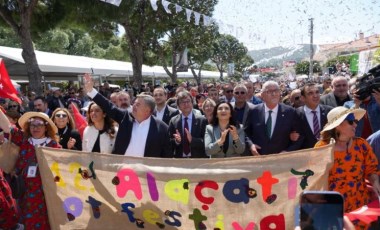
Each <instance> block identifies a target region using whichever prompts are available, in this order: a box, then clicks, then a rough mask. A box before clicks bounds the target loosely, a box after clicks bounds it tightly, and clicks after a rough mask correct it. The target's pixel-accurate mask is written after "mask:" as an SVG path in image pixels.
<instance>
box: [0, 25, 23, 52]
mask: <svg viewBox="0 0 380 230" xmlns="http://www.w3.org/2000/svg"><path fill="white" fill-rule="evenodd" d="M0 45H1V46H9V47H16V48H20V47H21V44H20V41H19V39H18V38H17V36H16V34H15V32H14V31H13V30H12V29H11V28H9V27H5V26H0Z"/></svg>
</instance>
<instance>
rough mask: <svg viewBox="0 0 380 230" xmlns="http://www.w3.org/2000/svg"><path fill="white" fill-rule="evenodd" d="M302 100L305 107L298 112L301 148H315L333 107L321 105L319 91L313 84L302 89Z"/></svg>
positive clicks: (298, 109)
mask: <svg viewBox="0 0 380 230" xmlns="http://www.w3.org/2000/svg"><path fill="white" fill-rule="evenodd" d="M301 99H302V100H303V102H304V103H305V105H304V106H301V107H299V108H297V110H296V112H297V115H298V117H299V123H300V124H299V126H300V132H301V133H300V136H302V137H303V142H302V147H301V148H302V149H307V148H313V147H314V145H315V143H317V141H318V140H319V135H320V132H321V130H322V129H323V127H324V126H325V124H326V123H327V114H328V113H329V112H330V110H331V109H332V107H331V106H328V105H321V104H319V101H320V95H319V89H318V86H317V85H316V84H313V83H310V84H307V85H305V86H304V87H302V89H301Z"/></svg>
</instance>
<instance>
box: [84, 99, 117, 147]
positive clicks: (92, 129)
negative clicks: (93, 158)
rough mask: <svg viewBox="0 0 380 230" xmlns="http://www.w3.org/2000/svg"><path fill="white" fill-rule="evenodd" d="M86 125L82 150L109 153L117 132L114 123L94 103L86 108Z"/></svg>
mask: <svg viewBox="0 0 380 230" xmlns="http://www.w3.org/2000/svg"><path fill="white" fill-rule="evenodd" d="M87 123H88V126H87V127H86V128H85V130H84V132H83V142H82V150H83V151H85V152H98V153H111V152H112V149H113V148H114V143H115V137H116V134H117V130H118V129H117V128H118V127H117V125H116V123H115V122H114V121H113V120H112V119H111V118H110V117H109V116H108V115H107V114H106V113H105V112H104V111H103V110H102V108H101V107H100V106H98V105H97V104H95V103H94V102H91V103H90V105H89V107H88V111H87Z"/></svg>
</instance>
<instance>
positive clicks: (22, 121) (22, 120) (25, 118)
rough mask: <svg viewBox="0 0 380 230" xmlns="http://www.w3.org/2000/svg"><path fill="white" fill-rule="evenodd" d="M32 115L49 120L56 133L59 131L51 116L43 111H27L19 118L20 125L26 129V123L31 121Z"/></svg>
mask: <svg viewBox="0 0 380 230" xmlns="http://www.w3.org/2000/svg"><path fill="white" fill-rule="evenodd" d="M32 117H39V118H41V119H43V120H45V121H47V122H48V123H49V125H50V126H51V127H52V128H53V130H54V133H58V128H57V126H56V125H55V124H54V122H53V121H52V120H51V119H50V118H49V116H48V115H47V114H45V113H41V112H27V113H24V114H23V115H22V116H21V117H20V119H18V124H19V125H20V127H21V128H22V129H23V130H25V128H24V127H25V124H26V123H27V122H28V121H29V119H30V118H32Z"/></svg>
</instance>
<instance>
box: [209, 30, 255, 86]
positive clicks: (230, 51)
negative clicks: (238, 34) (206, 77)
mask: <svg viewBox="0 0 380 230" xmlns="http://www.w3.org/2000/svg"><path fill="white" fill-rule="evenodd" d="M211 50H212V55H211V60H212V61H213V62H214V63H215V64H216V67H217V68H218V70H219V72H220V79H222V80H223V72H224V71H225V69H226V66H227V64H228V63H232V62H238V60H240V59H241V58H243V57H244V56H245V55H246V54H247V52H248V49H247V48H246V47H245V46H244V45H243V43H240V42H239V40H237V39H236V38H235V37H233V36H231V35H223V34H221V35H219V37H218V38H217V39H216V40H215V42H214V43H213V45H212V47H211Z"/></svg>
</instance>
